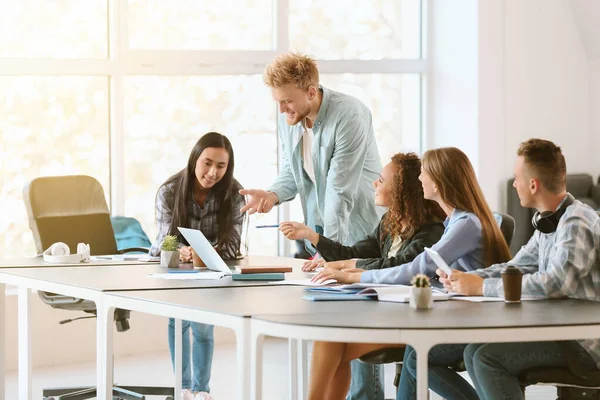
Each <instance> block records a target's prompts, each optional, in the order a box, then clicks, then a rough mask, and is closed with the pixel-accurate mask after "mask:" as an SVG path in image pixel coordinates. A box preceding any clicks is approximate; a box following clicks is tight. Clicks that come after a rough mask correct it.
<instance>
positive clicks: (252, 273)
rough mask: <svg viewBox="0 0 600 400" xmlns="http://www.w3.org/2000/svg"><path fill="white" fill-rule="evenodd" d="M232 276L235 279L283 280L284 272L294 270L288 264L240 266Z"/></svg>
mask: <svg viewBox="0 0 600 400" xmlns="http://www.w3.org/2000/svg"><path fill="white" fill-rule="evenodd" d="M235 269H236V273H235V274H233V275H232V276H231V279H233V280H234V281H282V280H284V279H285V275H284V273H286V272H292V267H290V266H287V265H262V266H254V267H253V266H239V267H236V268H235Z"/></svg>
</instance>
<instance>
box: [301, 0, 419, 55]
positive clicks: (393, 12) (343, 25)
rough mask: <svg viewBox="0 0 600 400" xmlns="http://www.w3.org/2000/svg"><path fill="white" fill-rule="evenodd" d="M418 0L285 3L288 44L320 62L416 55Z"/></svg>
mask: <svg viewBox="0 0 600 400" xmlns="http://www.w3.org/2000/svg"><path fill="white" fill-rule="evenodd" d="M420 15H421V7H420V1H419V0H368V1H361V2H355V3H352V5H350V3H348V1H347V0H329V1H319V0H303V1H290V18H289V22H290V48H291V49H293V50H297V51H300V52H302V53H306V54H309V55H311V56H313V57H316V58H318V59H322V60H343V59H359V60H380V59H401V58H419V57H420V29H421V22H420V21H421V16H420Z"/></svg>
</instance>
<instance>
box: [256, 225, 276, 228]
mask: <svg viewBox="0 0 600 400" xmlns="http://www.w3.org/2000/svg"><path fill="white" fill-rule="evenodd" d="M255 228H279V224H277V225H256V226H255Z"/></svg>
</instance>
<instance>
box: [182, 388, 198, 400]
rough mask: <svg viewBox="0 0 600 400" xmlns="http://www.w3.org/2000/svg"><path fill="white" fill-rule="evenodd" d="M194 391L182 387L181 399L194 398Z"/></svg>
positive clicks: (189, 399)
mask: <svg viewBox="0 0 600 400" xmlns="http://www.w3.org/2000/svg"><path fill="white" fill-rule="evenodd" d="M194 399H195V396H194V392H192V391H191V390H190V389H182V390H181V400H194Z"/></svg>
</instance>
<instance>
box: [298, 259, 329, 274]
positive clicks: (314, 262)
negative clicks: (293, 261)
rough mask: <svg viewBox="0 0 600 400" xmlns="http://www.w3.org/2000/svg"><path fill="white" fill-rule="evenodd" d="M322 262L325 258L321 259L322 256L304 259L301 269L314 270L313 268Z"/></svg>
mask: <svg viewBox="0 0 600 400" xmlns="http://www.w3.org/2000/svg"><path fill="white" fill-rule="evenodd" d="M324 264H325V260H323V259H322V258H317V259H314V260H308V261H305V262H304V264H303V265H302V271H304V272H310V271H314V270H315V269H317V268H319V267H322V266H323V265H324Z"/></svg>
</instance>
